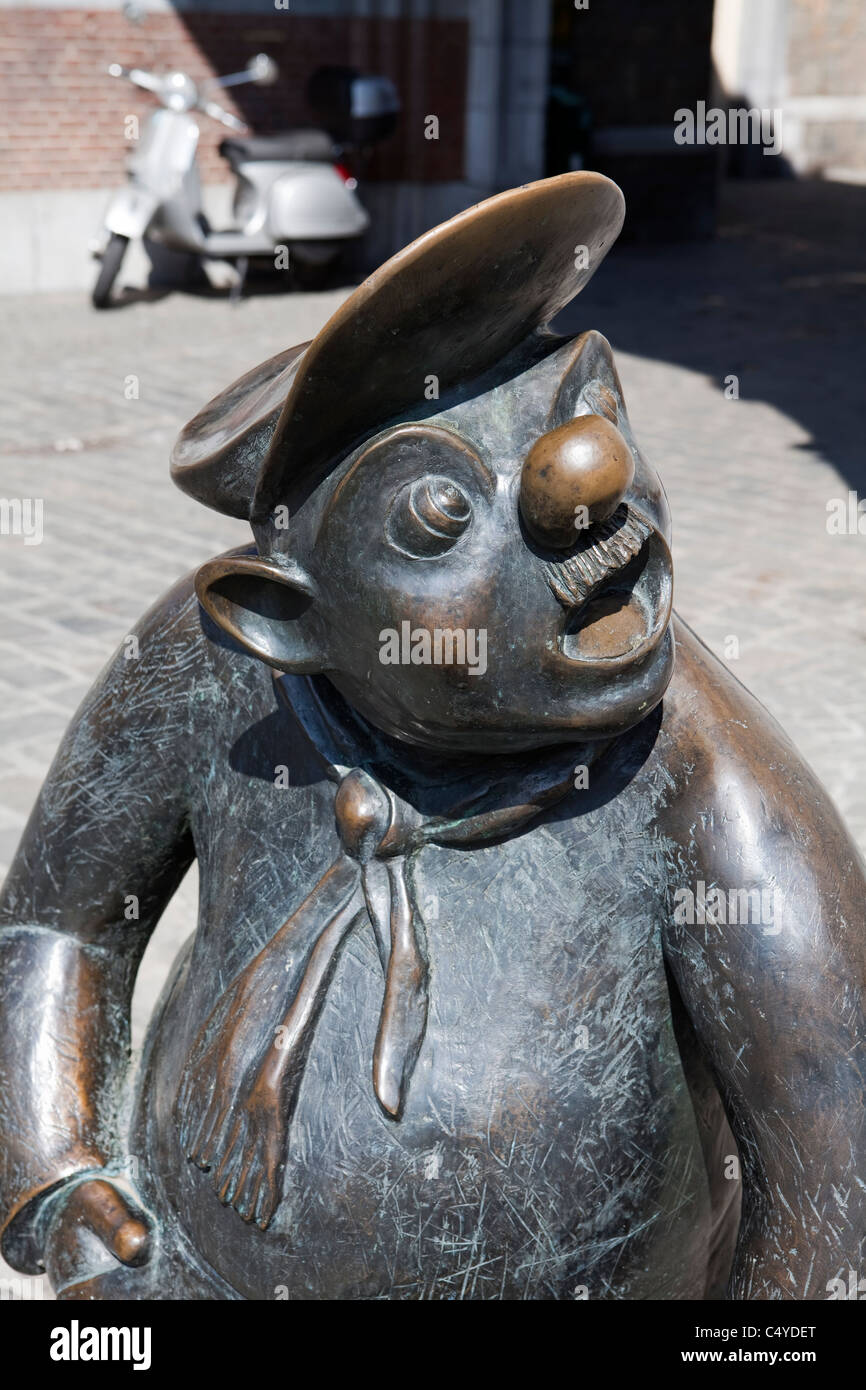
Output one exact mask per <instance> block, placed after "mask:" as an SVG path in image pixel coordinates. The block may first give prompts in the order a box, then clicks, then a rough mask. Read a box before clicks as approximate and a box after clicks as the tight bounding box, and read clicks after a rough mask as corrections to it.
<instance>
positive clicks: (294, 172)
mask: <svg viewBox="0 0 866 1390" xmlns="http://www.w3.org/2000/svg"><path fill="white" fill-rule="evenodd" d="M108 71H109V74H110V75H111V76H112V77H125V78H126V79H127V80H128V81H129V82H132V83H134V85H135V86H136V87H142V88H143V89H144V90H145V91H148V92H151V93H152V94H153V95H154V96H155V97H156V98H157V100H158V101H159V102H160V105H161V107H162V109H161V110H159V111H155V112H154V114H153V115H152V116H151V117H150V118H149V120H148V122H147V125H146V126H145V128H144V130H143V132H142V134H141V138H140V139H139V141H138V144H137V146H136V148H135V150H134V151H133V153H132V154H131V156H130V159H129V164H128V170H129V182H128V183H127V185H126V186H125V187H124V188H122V189H119V190H118V192H117V193H116V194H114V196H113V197H112V200H111V203H110V204H109V207H108V211H107V213H106V217H105V229H104V234H103V238H102V245H101V250H99V251H98V252H97V253H96V254H97V256H98V258H99V259H100V260H101V262H102V264H101V266H100V270H99V274H98V276H97V279H96V284H95V285H94V288H93V296H92V298H93V303H94V305H95V307H96V308H97V309H104V308H106V307H108V305H109V304H110V303H111V290H112V286H113V285H114V282H115V280H116V279H117V275H118V272H119V270H120V265H121V262H122V260H123V256H124V253H125V251H126V248H127V246H128V244H129V241H130V239H131V238H132V237H141V236H147V237H148V238H149V239H151V240H152V241H155V242H159V243H161V244H162V245H164V246H168V247H171V248H172V249H173V250H178V251H188V252H190V251H191V252H194V253H196V254H197V255H199V256H202V257H209V258H212V259H218V260H223V261H232V262H234V263H235V265H236V266H237V269H238V272H239V276H238V281H237V284H236V287H235V292H236V293H240V290H241V289H242V287H243V280H244V277H245V275H246V272H247V267H248V264H249V260H250V257H269V258H271V260H272V262H273V263H274V264H277V261H276V255H277V253H278V252H279V251H280V250H281V249H282V248H285V249H286V252H287V258H288V263H289V265H290V266H291V267H292V269H293V270H294V271H295V273H296V274H297V275H298V278H299V279H303V278H304V275H305V273H306V275H307V277H308V278H310V277H311V276H312V274H313V273H315V272H316V271H320V270H321V269H322V268H324V267H325V266H327V265H329V264H330V263H331V262H332V261H334V260H335V259H336V257H337V256H338V255H339V253H340V250H341V249H342V247H343V246H345V245H346V243H348V242H351V241H354V240H356V239H357V238H358V237H360V236H362V235H363V233H364V232H365V231H366V229H367V227H368V226H369V220H370V219H369V217H368V215H367V213H366V211H365V210H364V208H363V207H362V206H361V203H360V201H359V199H358V197H357V196H356V193H355V189H356V186H357V185H356V180H355V179H354V178H353V177H352V176H351V175H350V173H349V171H348V170H347V169H346V168H345V167H344V166H343V165H342V164H340V163H338V159H339V156H340V155H341V153H342V152H343V150H345V148H346V147H347V146H350V145H351V146H357V147H360V148H363V147H364V146H367V145H370V144H373V143H374V142H376V141H377V140H380V139H382V138H384V136H385V135H388V134H390V133H391V131H392V130H393V128H394V126H395V124H396V120H397V113H398V111H399V109H400V104H399V99H398V97H397V93H396V90H395V88H394V86H393V83H391V82H390V81H389V79H388V78H383V77H365V76H362V75H361V74H359V73H357V72H355V71H354V70H353V69H348V68H323V69H320V71H319V73H317V74H315V75H314V77H313V78H312V79H311V82H310V86H309V88H308V95H309V96H310V98H311V102H312V104H313V105H314V107H315V108H316V110H317V115H319V116H320V118H322V119H323V122H324V123H325V124H326V126H327V128H326V129H309V130H307V129H302V130H290V131H286V132H285V133H284V134H280V135H260V136H250V135H247V134H246V129H247V128H246V126H245V125H244V124H243V122H242V121H239V120H238V119H237V117H236V116H233V115H232V114H231V112H229V111H226V110H225V109H224V108H223V107H221V106H220V105H219V104H218V103H217V102H215V101H213V100H211V99H210V98H209V97H208V96H207V94H206V92H205V93H200V92H199V89H198V87H197V86H196V84H195V83H194V82H193V80H192V78H191V77H189V76H187V74H186V73H184V72H169V73H165V74H157V73H152V72H147V71H145V70H144V69H143V68H123V67H121V66H120V64H119V63H112V65H111V67H110V68H109V69H108ZM277 75H278V73H277V66H276V64H275V63H274V62H273V60H272V59H271V58H269V57H268V56H267V55H266V54H264V53H259V54H257V56H256V57H254V58H251V59H250V61H249V63H248V64H247V66H246V68H245V69H244V70H243V71H242V72H237V73H231V74H230V75H229V76H227V77H220V78H214V79H212V82H211V84H209V85H213V86H218V87H232V86H235V85H237V84H238V83H241V82H255V83H257V84H259V85H262V86H270V85H271V84H272V83H273V82H274V81H275V80H276V78H277ZM192 111H201V112H203V113H204V114H205V115H207V116H210V117H212V118H213V119H214V120H216V121H221V122H222V124H223V125H225V126H228V127H229V129H230V130H233V131H237V132H239V135H238V137H236V138H232V139H227V140H223V142H222V144H221V145H220V153H221V154H222V155H223V157H224V158H225V159H226V160H227V161H228V163H229V165H230V166H231V169H232V171H233V172H234V173H235V174H236V175H237V187H236V189H235V195H234V203H233V213H234V217H235V221H236V226H234V227H232V228H230V229H228V230H226V231H221V232H215V231H211V230H210V229H209V227H208V224H207V221H206V219H205V217H204V214H203V211H202V204H201V187H200V183H199V177H198V169H197V167H196V163H195V155H196V146H197V144H198V137H199V128H198V124H197V123H196V121H195V119H194V118H193V116H192V115H190V112H192Z"/></svg>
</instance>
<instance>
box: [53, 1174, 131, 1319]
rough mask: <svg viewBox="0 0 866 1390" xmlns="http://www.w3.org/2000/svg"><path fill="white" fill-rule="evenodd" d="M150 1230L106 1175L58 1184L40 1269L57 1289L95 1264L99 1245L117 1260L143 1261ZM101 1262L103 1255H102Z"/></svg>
mask: <svg viewBox="0 0 866 1390" xmlns="http://www.w3.org/2000/svg"><path fill="white" fill-rule="evenodd" d="M151 1244H152V1241H151V1229H150V1222H149V1221H148V1218H147V1216H146V1215H145V1213H144V1212H143V1211H142V1210H141V1209H140V1207H138V1206H137V1204H136V1203H135V1202H134V1201H133V1200H132V1199H131V1198H130V1197H129V1196H128V1195H127V1194H126V1193H125V1192H123V1191H122V1190H121V1189H120V1188H119V1187H117V1186H115V1184H114V1182H113V1181H112V1180H111V1179H109V1178H88V1179H86V1180H85V1181H84V1182H78V1183H74V1184H70V1185H69V1186H68V1187H67V1188H61V1190H60V1192H59V1193H58V1195H57V1198H56V1199H55V1201H54V1206H53V1210H52V1214H51V1218H50V1221H49V1225H48V1230H47V1235H46V1240H45V1268H46V1270H47V1272H48V1276H49V1278H50V1280H51V1283H52V1285H53V1287H54V1289H55V1290H56V1291H57V1292H60V1291H62V1290H63V1289H65V1288H67V1287H68V1286H69V1285H70V1284H75V1283H79V1282H80V1281H81V1280H82V1279H84V1278H86V1277H88V1276H89V1275H90V1274H91V1273H93V1268H94V1266H95V1265H98V1264H99V1263H100V1247H101V1249H102V1251H103V1252H107V1253H108V1254H109V1255H110V1256H111V1257H112V1258H113V1259H115V1260H117V1261H119V1263H120V1264H124V1265H130V1266H138V1265H143V1264H146V1263H147V1261H148V1259H149V1258H150V1253H151ZM102 1262H103V1263H104V1253H103V1255H102Z"/></svg>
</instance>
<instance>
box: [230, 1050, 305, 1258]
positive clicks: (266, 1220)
mask: <svg viewBox="0 0 866 1390" xmlns="http://www.w3.org/2000/svg"><path fill="white" fill-rule="evenodd" d="M272 1070H273V1069H271V1068H268V1067H262V1069H261V1070H260V1071H259V1072H258V1074H257V1075H256V1077H255V1079H254V1081H253V1083H252V1085H251V1086H250V1089H249V1092H248V1094H247V1096H246V1098H245V1099H244V1100H243V1101H242V1102H241V1104H240V1105H239V1106H238V1107H237V1108H236V1110H235V1111H234V1113H233V1115H232V1123H231V1126H230V1127H229V1128H228V1129H227V1131H226V1134H225V1138H224V1142H223V1143H221V1144H220V1145H219V1146H218V1151H217V1152H215V1153H214V1154H213V1184H214V1188H215V1190H216V1193H217V1196H218V1197H219V1199H220V1201H221V1202H222V1203H223V1205H225V1206H230V1207H234V1209H235V1211H236V1212H237V1213H238V1215H239V1216H241V1217H242V1218H243V1220H244V1221H255V1222H256V1224H257V1225H259V1226H260V1227H261V1228H262V1230H265V1228H266V1227H267V1226H268V1225H269V1224H270V1221H271V1218H272V1216H273V1214H274V1212H275V1211H276V1209H277V1206H278V1205H279V1202H280V1197H281V1182H280V1176H281V1173H282V1168H283V1164H284V1161H285V1152H286V1137H287V1133H288V1125H289V1114H290V1106H289V1104H288V1101H287V1097H286V1095H285V1094H284V1091H285V1087H284V1086H281V1085H280V1084H279V1083H278V1082H275V1081H274V1080H273V1078H272V1076H271V1075H270V1074H269V1073H270V1072H271V1071H272Z"/></svg>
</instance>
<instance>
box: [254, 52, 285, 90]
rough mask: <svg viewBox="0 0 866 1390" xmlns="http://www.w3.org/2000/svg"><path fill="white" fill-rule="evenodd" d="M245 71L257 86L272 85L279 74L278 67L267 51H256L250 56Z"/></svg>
mask: <svg viewBox="0 0 866 1390" xmlns="http://www.w3.org/2000/svg"><path fill="white" fill-rule="evenodd" d="M247 72H248V73H249V75H250V77H251V78H252V80H253V81H254V82H255V83H257V84H258V86H259V87H272V86H273V84H274V83H275V82H276V80H277V78H278V77H279V75H280V70H279V68H278V67H277V65H276V63H275V62H274V60H273V58H269V57H268V55H267V53H257V54H256V55H255V57H254V58H250V61H249V62H248V63H247Z"/></svg>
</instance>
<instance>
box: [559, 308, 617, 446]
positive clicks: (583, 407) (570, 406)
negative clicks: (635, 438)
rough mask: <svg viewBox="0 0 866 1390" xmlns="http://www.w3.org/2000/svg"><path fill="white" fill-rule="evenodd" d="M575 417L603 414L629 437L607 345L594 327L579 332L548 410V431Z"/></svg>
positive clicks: (615, 372) (611, 355) (612, 362)
mask: <svg viewBox="0 0 866 1390" xmlns="http://www.w3.org/2000/svg"><path fill="white" fill-rule="evenodd" d="M575 415H604V416H605V417H606V418H607V419H608V420H610V422H611V424H613V425H616V426H617V428H618V429H620V430H622V432H623V433H624V434H626V435H627V434H628V421H627V420H626V418H625V401H624V400H623V394H622V385H621V383H620V379H619V373H618V372H617V370H616V364H615V362H614V360H613V352H612V351H611V346H610V343H609V342H608V341H607V338H605V337H604V336H603V335H602V334H601V333H597V332H596V330H595V329H594V328H592V329H590V330H589V332H588V333H581V335H580V337H579V338H578V339H577V342H576V343H575V345H574V349H573V351H572V353H571V356H570V357H569V359H568V362H567V364H566V367H565V371H564V372H563V374H562V377H561V378H560V383H559V386H558V387H557V391H556V396H555V397H554V401H553V405H552V406H551V409H550V423H549V425H548V429H555V428H556V427H557V425H564V424H565V423H566V421H567V420H573V419H574V417H575Z"/></svg>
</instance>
